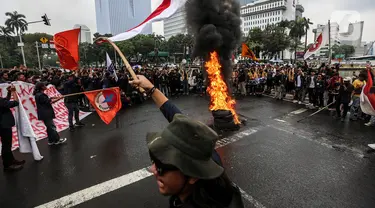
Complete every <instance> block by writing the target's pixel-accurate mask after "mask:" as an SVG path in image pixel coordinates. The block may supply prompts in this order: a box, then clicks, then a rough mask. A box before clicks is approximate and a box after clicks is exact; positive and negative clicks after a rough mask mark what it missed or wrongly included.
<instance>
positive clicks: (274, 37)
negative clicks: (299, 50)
mask: <svg viewBox="0 0 375 208" xmlns="http://www.w3.org/2000/svg"><path fill="white" fill-rule="evenodd" d="M289 46H290V38H289V36H288V35H286V34H285V31H284V28H283V27H280V26H279V25H267V27H266V29H265V30H264V31H263V51H264V53H265V54H266V55H268V56H270V57H274V56H275V55H276V54H278V53H279V52H280V51H284V50H285V49H287V48H288V47H289Z"/></svg>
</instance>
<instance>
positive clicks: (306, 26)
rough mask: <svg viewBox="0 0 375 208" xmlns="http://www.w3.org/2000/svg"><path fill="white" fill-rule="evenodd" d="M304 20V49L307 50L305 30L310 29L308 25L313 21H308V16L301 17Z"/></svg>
mask: <svg viewBox="0 0 375 208" xmlns="http://www.w3.org/2000/svg"><path fill="white" fill-rule="evenodd" d="M303 20H304V26H305V51H306V50H307V31H308V30H309V29H310V25H312V24H313V23H312V22H310V18H306V17H304V18H303Z"/></svg>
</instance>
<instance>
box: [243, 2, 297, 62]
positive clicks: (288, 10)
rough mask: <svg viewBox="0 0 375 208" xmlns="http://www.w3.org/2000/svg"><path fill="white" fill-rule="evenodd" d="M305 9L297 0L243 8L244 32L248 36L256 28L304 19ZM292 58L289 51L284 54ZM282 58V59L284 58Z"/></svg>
mask: <svg viewBox="0 0 375 208" xmlns="http://www.w3.org/2000/svg"><path fill="white" fill-rule="evenodd" d="M303 12H304V8H303V6H302V5H299V4H296V1H295V0H276V1H275V0H258V1H254V2H253V3H249V4H246V5H244V6H242V7H241V19H242V32H243V33H244V35H245V36H246V35H247V34H248V33H249V31H250V30H252V29H254V28H260V29H262V30H263V29H265V28H266V27H267V25H269V24H277V23H279V22H281V21H282V20H289V21H290V20H295V19H296V18H297V17H302V13H303ZM283 55H284V57H285V58H287V59H288V58H291V57H292V54H291V53H290V51H289V50H286V51H284V53H283ZM284 57H281V58H284Z"/></svg>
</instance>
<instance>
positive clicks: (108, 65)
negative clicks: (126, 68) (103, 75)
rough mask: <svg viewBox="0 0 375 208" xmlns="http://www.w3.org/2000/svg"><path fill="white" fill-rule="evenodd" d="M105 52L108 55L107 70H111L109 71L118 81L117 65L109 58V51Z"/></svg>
mask: <svg viewBox="0 0 375 208" xmlns="http://www.w3.org/2000/svg"><path fill="white" fill-rule="evenodd" d="M105 54H106V56H107V71H109V73H111V75H113V76H114V77H115V80H116V82H117V81H118V77H117V74H116V68H115V65H113V63H112V61H111V58H109V56H108V53H105Z"/></svg>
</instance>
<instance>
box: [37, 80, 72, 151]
mask: <svg viewBox="0 0 375 208" xmlns="http://www.w3.org/2000/svg"><path fill="white" fill-rule="evenodd" d="M46 89H47V87H46V85H45V84H44V83H43V82H38V83H37V84H36V85H35V88H34V96H35V102H36V106H37V114H38V119H39V120H41V121H43V123H44V125H45V126H46V128H47V135H48V145H50V146H51V145H59V144H62V143H65V142H66V138H63V139H62V138H60V135H59V133H57V131H56V126H55V123H54V122H53V119H54V118H55V112H54V110H53V107H52V103H55V102H57V101H59V100H61V99H62V98H63V97H60V98H52V99H50V98H49V97H48V96H47V95H46V94H45V93H44V91H45V90H46Z"/></svg>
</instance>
